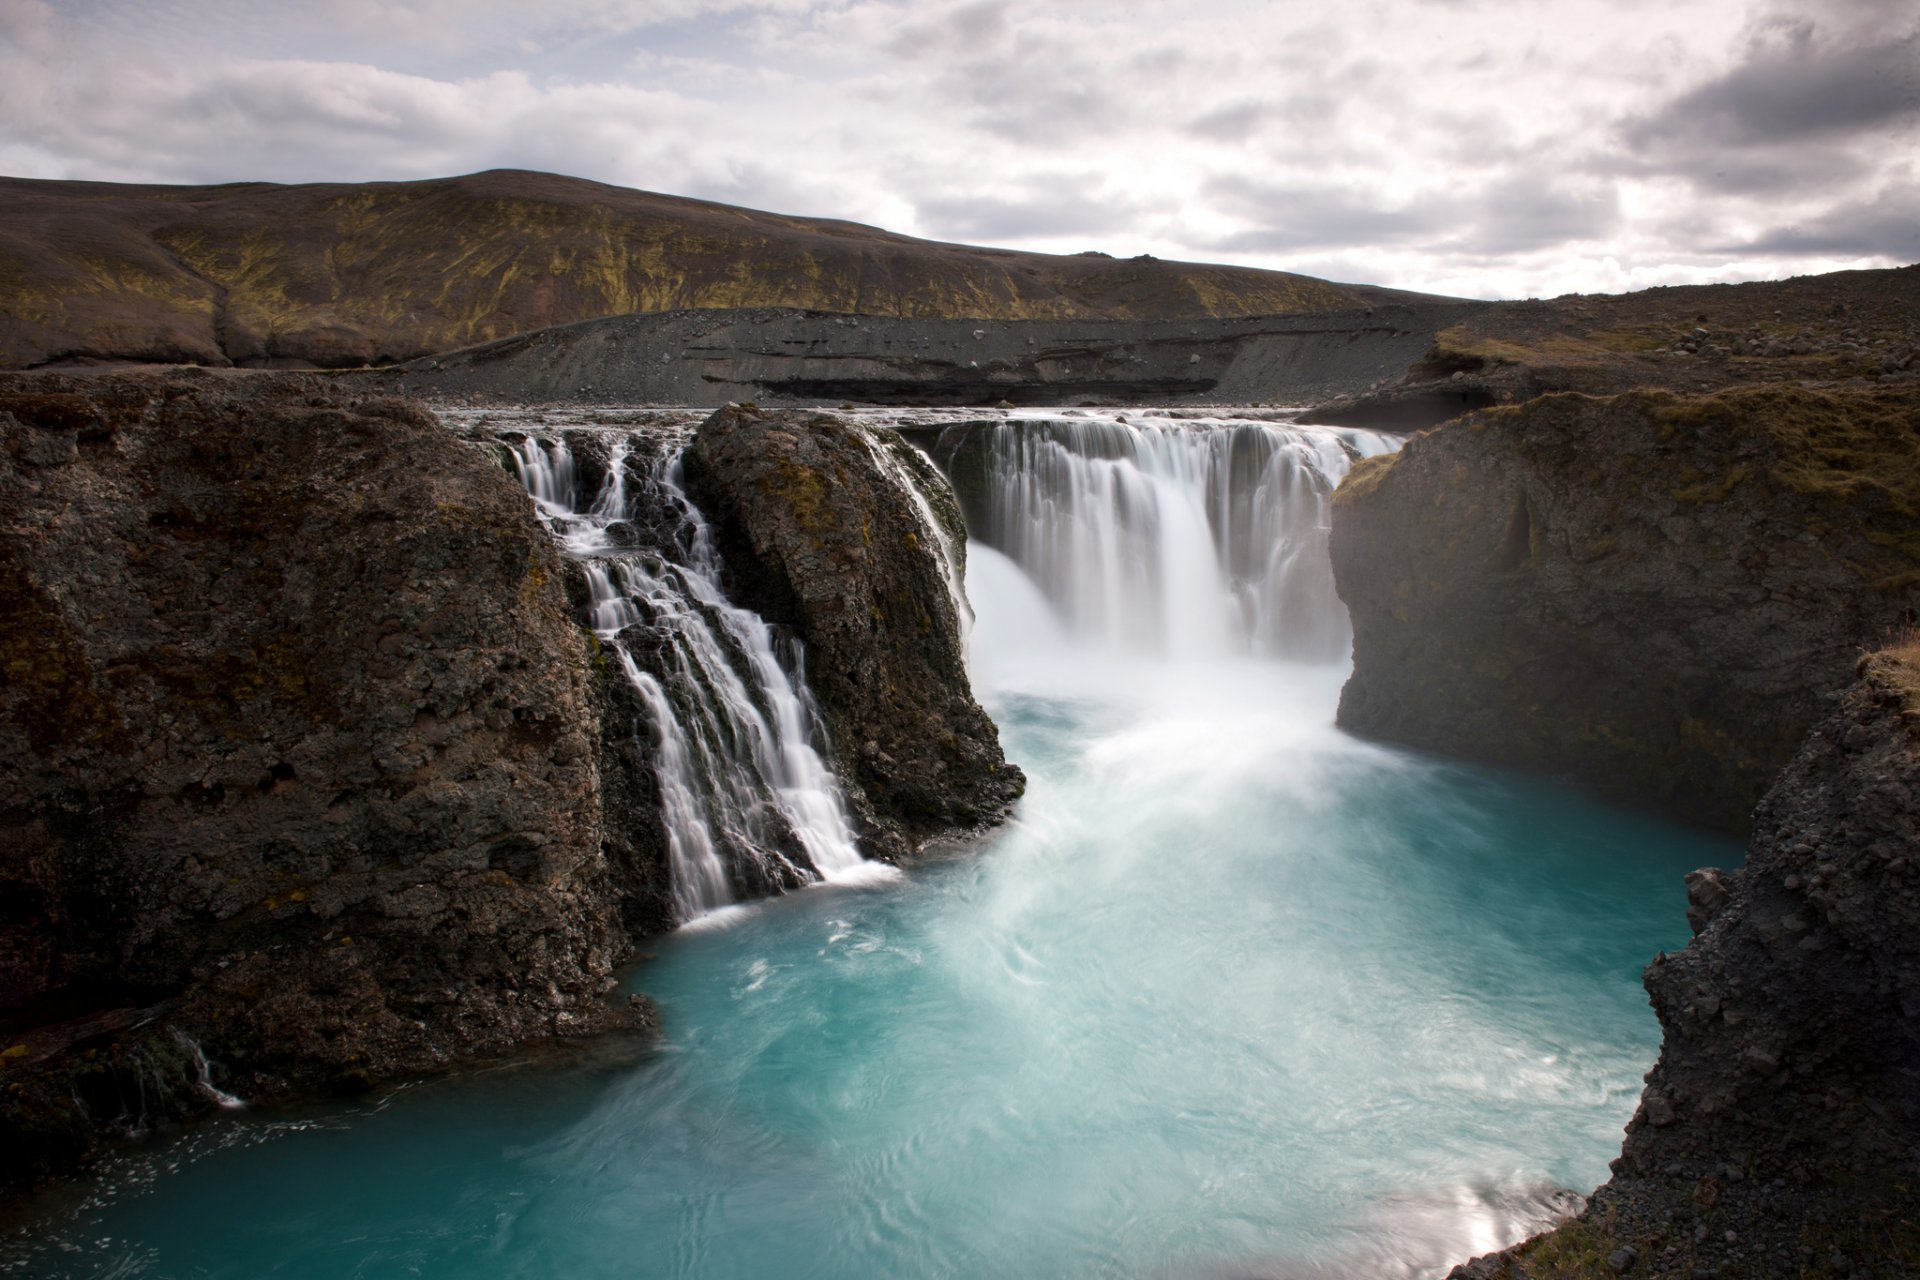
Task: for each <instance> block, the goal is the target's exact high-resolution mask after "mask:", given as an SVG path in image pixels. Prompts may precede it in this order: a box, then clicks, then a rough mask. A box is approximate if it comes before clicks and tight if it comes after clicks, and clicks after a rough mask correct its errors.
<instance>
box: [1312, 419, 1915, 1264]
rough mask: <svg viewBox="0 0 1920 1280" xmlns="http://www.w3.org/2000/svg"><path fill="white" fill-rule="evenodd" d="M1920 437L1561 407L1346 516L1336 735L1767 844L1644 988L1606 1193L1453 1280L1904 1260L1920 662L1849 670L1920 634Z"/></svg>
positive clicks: (1909, 1172)
mask: <svg viewBox="0 0 1920 1280" xmlns="http://www.w3.org/2000/svg"><path fill="white" fill-rule="evenodd" d="M1916 422H1920V395H1917V394H1916V393H1915V392H1914V390H1913V389H1912V388H1911V387H1909V386H1907V385H1905V384H1904V383H1901V382H1896V383H1895V384H1894V385H1892V386H1884V385H1881V386H1875V385H1863V384H1860V383H1852V384H1849V385H1841V386H1835V385H1826V386H1804V385H1794V386H1778V387H1748V388H1740V389H1734V390H1729V391H1725V392H1722V393H1719V394H1715V395H1709V396H1682V395H1675V394H1672V393H1668V392H1634V393H1630V394H1625V395H1618V396H1603V397H1596V396H1586V395H1576V394H1563V395H1553V396H1546V397H1543V398H1540V399H1537V400H1534V401H1531V402H1528V403H1524V404H1520V405H1517V406H1512V407H1501V408H1493V409H1484V410H1481V411H1478V412H1476V413H1472V414H1470V415H1468V416H1466V417H1464V418H1461V419H1459V420H1457V421H1455V422H1451V423H1449V424H1447V425H1446V426H1444V427H1441V428H1439V429H1438V430H1435V431H1432V432H1429V433H1427V434H1425V435H1422V436H1419V437H1417V438H1416V439H1414V440H1413V441H1411V442H1410V443H1409V444H1408V446H1407V447H1406V449H1405V450H1403V451H1402V452H1401V453H1400V454H1399V455H1397V456H1395V457H1390V458H1382V459H1377V460H1374V461H1372V462H1368V463H1363V464H1361V465H1360V466H1359V467H1356V468H1355V470H1354V472H1353V473H1352V474H1351V475H1350V477H1349V478H1348V480H1347V481H1346V483H1345V484H1344V485H1343V486H1342V487H1341V489H1340V490H1339V492H1338V494H1337V495H1336V499H1335V515H1334V527H1333V538H1332V546H1333V556H1334V567H1335V572H1336V575H1337V578H1338V583H1339V588H1340V592H1341V595H1342V598H1343V599H1345V600H1346V601H1347V603H1348V605H1349V607H1350V609H1351V611H1352V615H1353V620H1354V626H1355V670H1354V674H1353V677H1352V679H1351V680H1350V682H1349V683H1348V685H1347V688H1346V690H1345V693H1344V695H1343V698H1342V702H1341V709H1340V719H1341V723H1343V724H1345V725H1347V726H1348V727H1350V728H1352V729H1354V730H1355V731H1357V732H1361V733H1365V734H1369V735H1372V736H1378V737H1384V738H1389V739H1393V740H1397V741H1402V742H1408V743H1412V744H1414V745H1417V746H1421V747H1425V748H1428V749H1431V750H1436V751H1441V752H1446V753H1450V754H1461V755H1468V756H1473V757H1477V758H1481V759H1487V760H1493V761H1496V762H1499V763H1503V764H1509V765H1515V766H1520V767H1529V768H1536V769H1545V770H1549V771H1552V772H1556V773H1560V774H1563V775H1565V776H1569V777H1572V778H1576V779H1578V780H1581V781H1584V782H1586V783H1588V784H1590V785H1593V786H1596V787H1598V788H1600V789H1602V790H1604V791H1606V792H1608V793H1609V794H1612V795H1615V796H1617V797H1620V798H1622V799H1626V800H1629V801H1636V802H1641V803H1653V804H1657V805H1659V806H1660V807H1662V808H1664V809H1666V810H1668V811H1669V812H1673V813H1676V814H1679V815H1681V816H1683V817H1687V818H1691V819H1693V820H1695V821H1699V822H1704V823H1708V824H1711V825H1715V826H1719V827H1723V828H1729V829H1739V830H1750V831H1751V832H1752V836H1753V838H1752V845H1751V847H1750V850H1749V853H1748V857H1747V861H1746V864H1745V866H1744V867H1743V868H1738V869H1727V870H1724V871H1723V870H1712V869H1708V870H1702V871H1700V872H1698V873H1696V874H1695V875H1693V876H1691V877H1689V879H1688V883H1687V886H1686V894H1687V904H1688V916H1689V919H1690V920H1691V921H1692V922H1693V925H1694V928H1695V931H1696V937H1695V938H1694V940H1693V942H1692V943H1691V944H1690V945H1689V946H1688V947H1687V948H1686V950H1684V951H1683V952H1681V953H1679V954H1677V955H1672V956H1660V957H1657V958H1656V959H1655V960H1654V963H1653V964H1652V965H1651V966H1650V967H1649V968H1648V970H1647V975H1646V983H1647V989H1648V991H1649V992H1650V994H1651V995H1652V998H1653V1004H1654V1008H1655V1010H1656V1011H1657V1012H1658V1014H1659V1017H1660V1020H1661V1025H1662V1028H1663V1030H1664V1032H1665V1038H1664V1044H1663V1047H1662V1052H1661V1057H1660V1061H1659V1063H1658V1064H1657V1065H1656V1066H1655V1068H1654V1069H1653V1071H1652V1072H1650V1073H1649V1075H1648V1077H1647V1081H1648V1084H1647V1090H1646V1092H1645V1094H1644V1095H1643V1097H1642V1100H1641V1105H1640V1108H1639V1111H1638V1114H1637V1115H1636V1116H1635V1118H1634V1119H1633V1121H1632V1123H1631V1124H1630V1125H1629V1126H1628V1129H1627V1137H1626V1144H1625V1147H1624V1148H1623V1151H1622V1154H1621V1157H1620V1158H1619V1159H1618V1160H1617V1161H1616V1162H1615V1163H1614V1166H1613V1168H1614V1176H1613V1178H1612V1180H1611V1181H1610V1182H1609V1183H1608V1184H1607V1185H1606V1186H1604V1187H1602V1188H1601V1189H1600V1190H1599V1191H1598V1192H1596V1193H1595V1195H1594V1196H1593V1198H1592V1200H1591V1202H1590V1203H1589V1205H1588V1207H1587V1208H1586V1210H1585V1212H1584V1213H1583V1214H1582V1215H1581V1216H1580V1217H1579V1218H1577V1219H1576V1220H1574V1221H1573V1222H1571V1223H1569V1224H1567V1225H1566V1226H1563V1227H1561V1228H1559V1229H1557V1230H1556V1231H1553V1232H1550V1233H1548V1234H1546V1235H1544V1236H1541V1237H1538V1238H1536V1239H1534V1240H1532V1241H1528V1242H1526V1243H1525V1244H1522V1245H1520V1246H1516V1247H1515V1248H1513V1249H1510V1250H1507V1251H1505V1252H1503V1253H1501V1254H1497V1255H1490V1256H1489V1257H1486V1258H1482V1259H1478V1260H1476V1261H1474V1262H1473V1263H1471V1264H1468V1265H1465V1266H1462V1267H1460V1268H1458V1269H1456V1271H1455V1272H1454V1273H1453V1274H1454V1276H1455V1277H1456V1280H1576V1278H1584V1277H1598V1276H1610V1275H1615V1274H1622V1273H1631V1274H1634V1275H1648V1276H1656V1277H1661V1278H1662V1280H1706V1278H1713V1277H1720V1278H1723V1280H1734V1278H1736V1277H1738V1278H1741V1280H1745V1278H1747V1277H1771V1276H1783V1277H1816V1276H1817V1277H1829V1276H1831V1277H1860V1276H1870V1277H1886V1276H1894V1275H1901V1276H1904V1275H1908V1274H1911V1273H1913V1272H1914V1270H1915V1268H1916V1266H1920V1232H1917V1231H1916V1226H1915V1222H1914V1219H1913V1215H1912V1206H1913V1204H1914V1203H1915V1191H1914V1189H1915V1188H1916V1186H1920V1065H1916V1064H1920V1039H1917V1038H1916V1032H1915V1021H1914V1019H1915V1013H1916V1010H1920V948H1916V946H1915V943H1914V937H1915V936H1916V933H1917V932H1920V896H1916V890H1915V885H1914V881H1913V879H1912V876H1913V872H1912V871H1911V869H1910V867H1909V862H1910V861H1911V859H1912V858H1913V856H1914V853H1915V850H1916V849H1920V810H1917V809H1916V800H1920V791H1916V786H1917V785H1920V737H1917V736H1916V728H1915V726H1916V724H1917V723H1920V697H1917V694H1920V651H1916V650H1915V649H1914V647H1913V646H1912V644H1911V642H1910V640H1902V642H1901V643H1899V644H1898V645H1896V647H1895V648H1894V649H1893V650H1891V651H1889V652H1886V653H1881V654H1878V655H1876V656H1873V657H1870V658H1867V659H1864V660H1863V659H1861V657H1860V654H1861V653H1862V651H1863V650H1873V649H1877V648H1880V647H1881V646H1883V645H1885V644H1886V643H1887V642H1888V640H1889V638H1890V637H1891V638H1901V637H1910V636H1911V634H1912V633H1911V630H1910V627H1911V622H1912V619H1913V618H1914V617H1915V610H1916V609H1920V595H1917V594H1916V584H1920V542H1916V540H1915V530H1916V528H1920V437H1917V436H1916V434H1915V431H1914V427H1915V424H1916ZM1763 793H1764V795H1763ZM1756 800H1758V806H1757V808H1756V807H1755V804H1754V802H1755V801H1756ZM1679 893H1680V888H1679V886H1676V887H1675V894H1676V904H1675V909H1676V910H1678V909H1679V908H1680V903H1679V901H1678V897H1679Z"/></svg>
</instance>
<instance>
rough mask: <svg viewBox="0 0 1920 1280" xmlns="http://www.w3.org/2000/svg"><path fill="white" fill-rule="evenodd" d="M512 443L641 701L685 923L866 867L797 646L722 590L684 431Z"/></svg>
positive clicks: (601, 433) (576, 432) (578, 434)
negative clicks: (685, 469) (687, 475)
mask: <svg viewBox="0 0 1920 1280" xmlns="http://www.w3.org/2000/svg"><path fill="white" fill-rule="evenodd" d="M504 443H505V444H506V446H507V448H508V449H509V451H510V453H511V457H512V461H513V466H514V470H515V473H516V474H517V475H518V476H519V477H520V482H521V483H522V484H523V485H524V486H525V487H526V490H527V492H528V493H529V494H530V495H531V496H532V497H533V500H534V504H535V506H536V508H537V509H538V511H539V512H540V514H541V516H542V517H543V518H544V519H545V521H546V522H547V525H548V527H549V529H550V530H551V532H552V533H553V536H554V539H555V541H556V542H557V543H558V544H559V545H560V547H561V548H562V549H563V550H564V551H565V552H566V553H567V554H568V555H569V556H571V557H572V558H573V559H575V560H576V561H578V562H579V563H580V565H581V569H582V571H583V573H584V576H585V579H586V584H587V590H588V596H589V600H588V615H589V621H590V625H591V626H592V629H593V633H594V635H595V636H596V637H597V638H598V639H599V641H600V643H601V644H602V645H603V646H604V647H605V648H606V649H608V650H610V651H611V653H612V655H613V657H614V660H615V661H617V662H618V664H619V667H620V670H621V671H622V673H623V674H624V675H625V676H626V679H627V681H628V683H629V684H630V685H631V686H632V687H633V690H634V693H635V696H636V700H637V702H638V704H639V706H640V707H641V708H642V709H643V710H644V712H645V715H646V719H647V722H648V734H649V741H648V744H647V746H648V752H647V755H648V758H649V760H650V761H651V763H652V765H653V769H654V776H655V779H656V780H657V782H658V784H659V788H660V801H661V811H662V812H661V818H662V822H663V825H664V827H665V834H666V842H667V852H668V861H669V864H670V869H671V872H672V877H673V898H674V909H675V914H676V917H677V919H678V920H679V921H680V922H681V923H686V922H688V921H691V920H694V919H696V918H698V917H699V916H701V915H704V914H706V913H707V912H710V911H712V910H714V909H715V908H717V907H720V906H724V905H726V904H727V903H730V902H733V901H734V900H735V899H736V898H738V897H740V896H743V891H744V892H768V891H774V890H777V889H780V888H783V887H791V886H793V885H797V884H802V883H805V882H807V881H810V880H814V879H821V878H825V879H833V878H837V877H839V876H841V875H843V874H845V873H847V872H850V871H852V870H854V869H855V868H858V867H861V866H862V865H863V859H862V858H861V855H860V850H859V847H858V845H857V843H856V840H855V837H854V834H853V827H852V822H851V820H850V819H849V817H848V813H847V806H846V801H845V798H844V796H843V795H842V793H841V790H840V784H839V781H838V779H837V778H835V776H834V774H833V771H832V770H831V769H829V768H828V767H827V764H826V762H825V760H823V759H822V758H821V756H820V753H819V751H818V750H817V749H816V748H815V746H814V740H815V737H816V735H817V734H818V733H819V724H820V717H819V713H818V711H817V709H816V708H815V706H814V703H813V700H812V696H811V695H810V694H809V693H808V691H807V689H806V686H805V684H804V683H803V682H802V681H801V680H800V678H799V675H798V673H799V672H800V671H801V670H802V667H803V661H802V658H803V655H802V653H801V651H800V646H799V643H798V641H796V640H793V639H791V638H789V637H783V636H780V635H778V634H776V632H775V631H774V629H773V628H772V627H770V626H769V625H768V624H767V623H766V621H765V620H763V619H762V618H761V617H760V616H759V615H758V614H756V613H754V612H752V611H751V610H748V609H742V608H740V607H738V606H736V605H734V604H732V603H731V602H730V601H728V600H727V598H726V596H725V594H724V593H723V592H722V590H721V588H720V573H721V562H720V556H719V553H718V551H717V550H716V548H715V546H714V539H713V534H712V530H711V528H710V527H709V525H708V523H707V521H706V518H705V517H704V516H703V515H701V513H700V510H699V508H698V507H697V506H695V505H694V503H693V502H692V501H691V500H690V499H689V498H688V497H687V495H686V492H685V490H684V488H683V487H682V485H681V471H680V444H681V439H680V438H677V437H676V438H665V437H663V436H662V435H661V434H659V433H653V434H645V435H643V434H638V433H634V432H623V431H610V430H588V429H581V428H575V429H572V430H569V431H566V432H559V433H555V434H552V435H545V436H543V435H536V434H525V435H520V436H517V437H509V438H505V439H504ZM577 450H578V451H580V452H577ZM594 455H599V456H594ZM601 462H603V471H604V474H602V475H601V476H600V477H599V478H598V479H597V481H596V480H595V479H594V475H593V473H594V472H595V471H596V469H599V468H596V466H595V465H592V464H595V463H601ZM589 488H591V494H590V495H589Z"/></svg>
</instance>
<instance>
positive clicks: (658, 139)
mask: <svg viewBox="0 0 1920 1280" xmlns="http://www.w3.org/2000/svg"><path fill="white" fill-rule="evenodd" d="M1917 42H1920V30H1917V29H1916V27H1915V25H1914V24H1913V23H1912V22H1911V21H1909V22H1907V23H1906V24H1905V25H1900V24H1893V25H1889V22H1888V20H1887V6H1886V5H1885V4H1884V3H1881V4H1875V3H1871V2H1870V0H1689V3H1688V4H1686V5H1684V6H1674V5H1659V4H1651V3H1646V4H1638V5H1632V6H1628V7H1627V8H1626V9H1625V10H1623V8H1622V6H1621V3H1620V0H1450V2H1449V3H1444V4H1443V3H1438V2H1437V0H1348V2H1347V3H1345V4H1343V5H1340V6H1337V7H1330V6H1311V7H1307V6H1298V5H1277V4H1271V3H1267V2H1265V0H1132V2H1131V3H1129V4H1126V5H1092V4H1057V5H1021V4H1015V3H1012V0H649V3H647V4H643V5H635V4H631V3H628V2H627V0H549V2H548V3H545V4H542V5H540V6H528V5H526V4H525V3H524V0H513V2H512V3H509V2H508V0H306V2H304V3H301V2H297V0H140V2H139V3H135V0H98V3H94V4H89V5H62V4H49V3H46V2H45V0H0V165H4V166H9V167H11V169H12V170H13V171H15V172H19V173H22V174H25V175H27V176H42V177H73V178H92V179H103V180H118V181H163V182H216V181H231V180H239V179H266V180H277V181H316V180H342V181H345V180H360V179H372V178H382V179H402V178H414V177H427V176H433V175H439V174H448V173H460V172H471V171H473V170H477V169H485V168H491V167H497V166H513V167H523V168H537V169H549V170H554V171H558V172H563V173H571V174H576V175H578V176H582V177H588V178H594V179H597V180H600V181H604V182H613V183H618V184H621V185H626V186H634V187H640V188H643V189H649V190H657V191H666V192H670V193H675V194H682V195H692V196H698V197H701V198H705V199H711V200H719V201H724V202H728V203H737V204H744V205H748V206H752V207H756V208H766V209H771V210H774V211H777V212H787V213H803V214H812V215H824V216H833V217H840V218H845V219H848V220H853V221H860V222H867V223H872V224H875V225H880V226H885V227H888V228H890V229H893V230H897V231H901V232H905V233H907V234H911V235H920V236H927V237H931V238H937V239H952V240H968V241H984V242H989V243H999V244H1006V245H1008V246H1011V247H1020V248H1031V249H1041V250H1051V251H1060V252H1074V251H1078V250H1083V249H1089V248H1100V249H1105V250H1107V251H1109V252H1113V253H1115V254H1116V255H1118V256H1132V255H1133V254H1137V253H1141V252H1148V253H1152V254H1154V255H1156V256H1159V257H1164V258H1184V259H1190V260H1191V259H1202V258H1220V259H1224V260H1228V261H1238V262H1244V263H1247V264H1250V265H1257V266H1264V267H1274V268H1280V269H1287V270H1309V271H1311V270H1313V269H1314V268H1316V267H1317V266H1326V267H1328V269H1329V270H1331V269H1333V268H1334V267H1337V268H1338V269H1339V271H1340V272H1341V273H1342V274H1343V275H1344V276H1345V278H1348V279H1360V280H1374V281H1377V282H1379V283H1383V284H1391V285H1398V286H1401V287H1407V288H1433V289H1443V290H1444V291H1447V292H1460V293H1480V294H1485V293H1488V292H1490V291H1506V292H1519V293H1523V294H1525V293H1544V292H1547V291H1550V290H1554V289H1567V288H1589V287H1591V288H1599V287H1610V286H1619V285H1621V284H1623V283H1632V284H1648V283H1660V282H1673V283H1681V282H1687V281H1692V280H1695V279H1698V278H1712V273H1714V272H1719V273H1722V274H1729V275H1738V274H1759V275H1765V274H1775V275H1779V274H1791V273H1794V272H1798V271H1806V270H1812V269H1818V268H1816V264H1839V265H1872V264H1874V263H1876V262H1878V263H1891V262H1892V261H1895V260H1905V259H1906V258H1909V257H1911V256H1913V252H1914V251H1913V250H1912V249H1911V247H1909V240H1908V239H1907V238H1903V228H1907V227H1911V225H1912V224H1913V222H1914V221H1915V218H1914V217H1913V216H1912V213H1913V208H1914V201H1915V187H1914V175H1913V171H1912V167H1911V165H1912V156H1913V149H1912V147H1911V146H1910V145H1907V144H1908V143H1909V142H1910V135H1911V132H1912V130H1913V127H1914V124H1915V117H1914V113H1913V109H1912V108H1913V99H1914V75H1915V71H1914V68H1915V66H1916V64H1917V63H1920V43H1917ZM1903 166H1904V167H1903ZM1903 219H1904V222H1903ZM1702 246H1711V247H1712V248H1711V250H1710V252H1704V251H1703V249H1702Z"/></svg>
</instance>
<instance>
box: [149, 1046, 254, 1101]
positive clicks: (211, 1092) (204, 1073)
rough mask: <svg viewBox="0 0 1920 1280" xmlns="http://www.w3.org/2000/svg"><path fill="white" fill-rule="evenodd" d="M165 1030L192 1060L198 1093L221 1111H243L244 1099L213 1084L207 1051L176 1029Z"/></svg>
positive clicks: (211, 1067) (211, 1065) (211, 1066)
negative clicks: (209, 1099) (204, 1095)
mask: <svg viewBox="0 0 1920 1280" xmlns="http://www.w3.org/2000/svg"><path fill="white" fill-rule="evenodd" d="M167 1029H168V1030H169V1031H171V1032H172V1033H173V1042H174V1043H175V1044H177V1045H179V1046H180V1047H181V1048H182V1049H185V1050H186V1051H187V1056H188V1057H190V1058H192V1059H193V1070H194V1083H195V1084H197V1085H199V1086H200V1091H201V1092H202V1093H204V1094H206V1095H207V1096H208V1097H209V1098H212V1099H213V1101H214V1104H215V1105H216V1106H218V1107H220V1108H221V1109H222V1110H223V1111H240V1110H243V1109H245V1107H246V1105H247V1102H246V1099H245V1098H237V1097H235V1096H234V1095H233V1094H231V1093H228V1092H227V1091H226V1090H225V1089H222V1088H221V1087H220V1086H219V1085H217V1084H215V1083H214V1082H213V1064H212V1063H210V1062H208V1061H207V1051H206V1050H205V1049H202V1048H201V1047H200V1042H199V1041H198V1040H195V1039H194V1038H193V1037H192V1036H190V1035H188V1034H187V1033H186V1032H184V1031H182V1030H181V1029H180V1028H178V1027H169V1028H167Z"/></svg>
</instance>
